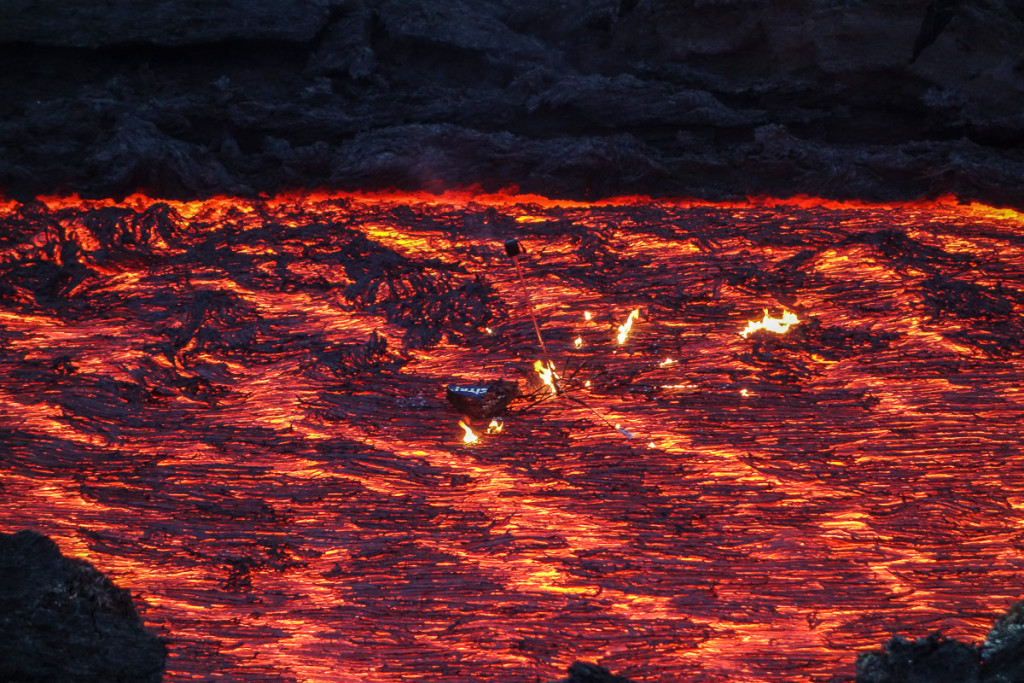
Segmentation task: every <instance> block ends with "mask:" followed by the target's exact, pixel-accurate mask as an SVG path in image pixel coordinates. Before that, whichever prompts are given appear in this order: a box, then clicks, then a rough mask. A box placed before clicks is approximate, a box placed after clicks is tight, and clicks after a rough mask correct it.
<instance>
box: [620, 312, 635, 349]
mask: <svg viewBox="0 0 1024 683" xmlns="http://www.w3.org/2000/svg"><path fill="white" fill-rule="evenodd" d="M639 317H640V309H639V308H637V309H634V310H633V312H632V313H630V314H629V317H628V318H626V322H624V323H623V324H621V325H619V333H618V335H617V336H616V339H617V340H618V342H619V346H622V345H623V344H625V343H626V337H628V336H629V331H630V330H632V329H633V321H634V320H636V319H637V318H639Z"/></svg>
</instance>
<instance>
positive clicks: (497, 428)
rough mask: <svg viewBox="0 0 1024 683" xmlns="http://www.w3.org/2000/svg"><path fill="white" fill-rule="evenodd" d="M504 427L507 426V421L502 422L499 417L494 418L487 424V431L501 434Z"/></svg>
mask: <svg viewBox="0 0 1024 683" xmlns="http://www.w3.org/2000/svg"><path fill="white" fill-rule="evenodd" d="M504 428H505V423H504V422H502V421H501V420H499V419H498V418H494V419H493V420H491V423H490V424H489V425H487V433H488V434H501V430H502V429H504Z"/></svg>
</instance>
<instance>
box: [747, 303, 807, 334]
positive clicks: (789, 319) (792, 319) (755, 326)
mask: <svg viewBox="0 0 1024 683" xmlns="http://www.w3.org/2000/svg"><path fill="white" fill-rule="evenodd" d="M799 322H800V320H799V319H798V318H797V317H796V313H791V312H789V311H786V312H784V313H783V314H782V317H781V318H774V317H772V316H770V315H768V309H767V308H766V309H764V317H763V318H761V319H760V320H751V321H750V322H748V323H747V326H746V327H745V328H743V331H742V332H740V336H741V337H743V338H744V339H746V338H747V337H748V336H750V335H751V334H753V333H754V332H757V331H758V330H768V331H769V332H775V333H776V334H785V333H786V332H789V328H790V327H792V326H793V325H796V324H797V323H799Z"/></svg>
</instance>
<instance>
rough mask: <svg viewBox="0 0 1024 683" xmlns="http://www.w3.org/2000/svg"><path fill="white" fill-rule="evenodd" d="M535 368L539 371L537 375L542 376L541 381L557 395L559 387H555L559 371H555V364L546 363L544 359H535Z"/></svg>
mask: <svg viewBox="0 0 1024 683" xmlns="http://www.w3.org/2000/svg"><path fill="white" fill-rule="evenodd" d="M533 369H534V370H536V371H537V376H538V377H540V381H541V382H543V383H544V384H545V385H547V387H548V388H549V389H551V395H552V396H556V395H557V394H558V388H557V387H555V380H556V379H558V373H557V372H555V366H554V364H553V363H552V364H547V365H546V364H545V363H544V361H540V360H538V361H535V362H534V364H533Z"/></svg>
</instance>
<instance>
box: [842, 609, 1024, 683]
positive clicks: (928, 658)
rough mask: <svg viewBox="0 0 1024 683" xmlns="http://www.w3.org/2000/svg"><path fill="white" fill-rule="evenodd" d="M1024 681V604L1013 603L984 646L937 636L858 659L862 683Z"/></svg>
mask: <svg viewBox="0 0 1024 683" xmlns="http://www.w3.org/2000/svg"><path fill="white" fill-rule="evenodd" d="M1022 680H1024V601H1022V602H1018V603H1016V604H1014V605H1013V606H1012V607H1010V609H1009V610H1008V611H1007V612H1006V614H1004V615H1003V616H1001V617H1000V618H999V619H998V620H997V621H996V623H995V625H994V626H993V627H992V630H991V631H989V633H988V637H987V638H986V639H985V642H984V644H982V645H981V647H977V646H975V645H970V644H967V643H962V642H960V641H957V640H953V639H947V638H943V637H941V636H940V635H939V634H932V635H929V636H927V637H925V638H918V639H916V640H913V641H911V640H907V639H906V638H903V637H901V636H893V637H892V639H891V640H890V641H889V642H888V643H887V644H886V645H885V648H884V649H881V650H873V651H871V652H862V653H861V654H860V655H859V656H858V657H857V683H1014V682H1016V681H1022Z"/></svg>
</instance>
